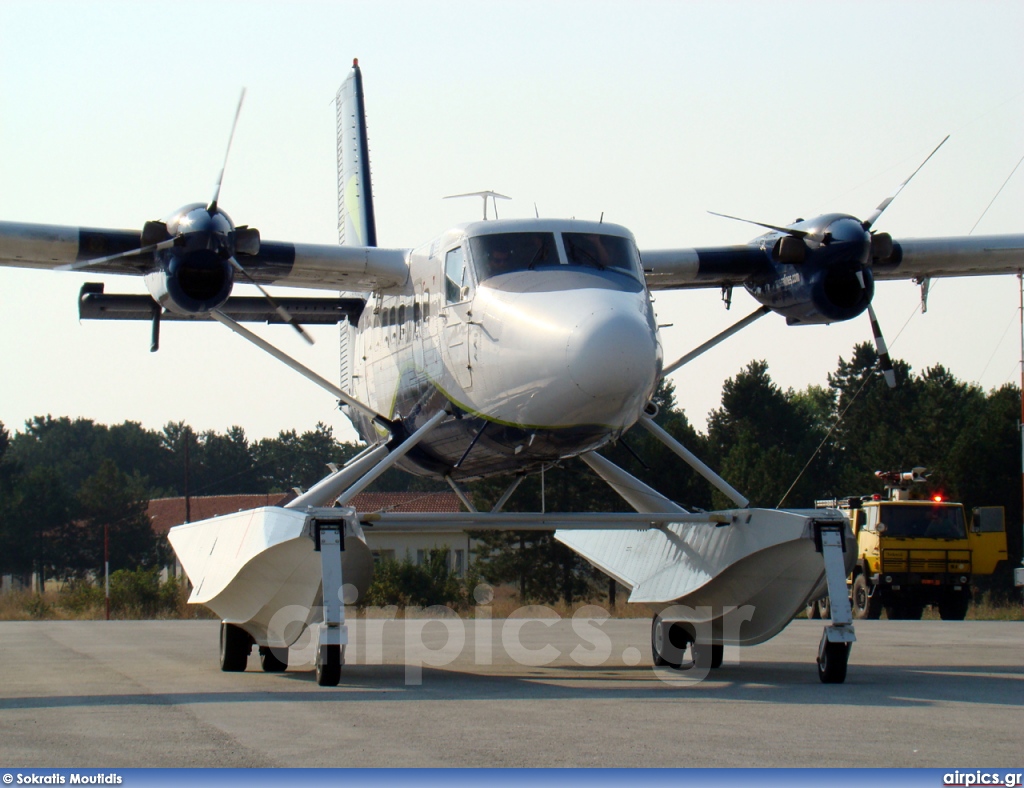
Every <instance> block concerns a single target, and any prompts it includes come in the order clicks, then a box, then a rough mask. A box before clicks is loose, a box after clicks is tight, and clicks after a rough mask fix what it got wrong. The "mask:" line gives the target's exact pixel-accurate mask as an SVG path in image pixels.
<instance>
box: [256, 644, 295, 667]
mask: <svg viewBox="0 0 1024 788" xmlns="http://www.w3.org/2000/svg"><path fill="white" fill-rule="evenodd" d="M260 667H262V668H263V672H264V673H284V671H286V670H288V649H286V648H270V647H269V646H260Z"/></svg>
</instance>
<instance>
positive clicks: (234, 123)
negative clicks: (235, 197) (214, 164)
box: [207, 88, 245, 213]
mask: <svg viewBox="0 0 1024 788" xmlns="http://www.w3.org/2000/svg"><path fill="white" fill-rule="evenodd" d="M243 101H245V88H242V95H240V96H239V97H238V107H236V108H235V119H234V121H232V123H231V133H230V134H229V135H228V147H227V150H225V151H224V164H222V165H221V168H220V175H218V176H217V185H216V187H215V188H214V191H213V200H211V201H210V207H209V208H208V209H207V210H208V211H209V212H210V213H213V212H214V211H216V210H217V200H219V199H220V185H221V182H222V181H223V180H224V170H225V169H227V166H228V155H229V154H230V153H231V142H232V141H233V140H234V139H235V128H236V127H237V126H238V116H239V115H241V114H242V102H243Z"/></svg>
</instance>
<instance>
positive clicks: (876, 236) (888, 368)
mask: <svg viewBox="0 0 1024 788" xmlns="http://www.w3.org/2000/svg"><path fill="white" fill-rule="evenodd" d="M948 139H949V135H948V134H947V135H946V136H945V137H943V138H942V142H940V143H939V144H938V145H936V146H935V149H934V150H933V151H932V152H931V153H929V154H928V156H927V158H925V160H924V161H922V162H921V163H920V164H919V165H917V169H916V170H914V171H913V172H912V173H910V175H909V176H907V178H906V179H905V180H904V181H903V182H902V183H901V184H900V185H899V186H897V187H896V190H895V191H894V192H893V193H892V194H890V195H889V196H888V197H886V198H885V199H884V200H882V202H880V203H879V204H878V207H877V208H875V210H874V211H873V212H872V214H871V215H870V216H869V217H868V218H867V219H865V220H864V222H863V226H864V229H865V230H867V231H868V232H869V233H871V257H872V259H873V260H884V259H885V258H887V257H889V256H890V255H891V254H892V236H891V235H889V233H875V231H874V230H872V229H871V228H872V227H873V226H874V224H875V222H877V221H878V217H879V216H881V215H882V213H883V212H884V211H885V209H886V208H888V207H889V206H890V205H891V204H892V201H893V200H895V199H896V197H897V196H899V193H900V192H901V191H903V189H904V187H906V185H907V184H908V183H910V181H911V179H913V177H914V176H915V175H917V173H919V172H920V171H921V169H922V168H923V167H924V165H926V164H927V163H928V162H929V160H930V159H931V158H932V156H934V155H935V154H936V153H938V151H939V148H941V147H942V146H943V145H945V144H946V140H948ZM857 281H858V282H860V286H861V287H864V273H863V271H857ZM868 320H870V321H871V333H872V335H873V336H874V338H875V349H876V350H877V351H878V366H879V369H881V370H882V375H883V376H884V377H885V382H886V384H887V385H888V386H889V388H891V389H893V388H896V372H895V370H894V369H893V366H892V359H891V358H890V357H889V349H888V347H886V344H885V337H884V336H882V328H881V326H879V325H878V316H877V315H876V314H875V308H874V307H873V306H872V305H871V304H870V303H869V304H868Z"/></svg>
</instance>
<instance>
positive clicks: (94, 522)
mask: <svg viewBox="0 0 1024 788" xmlns="http://www.w3.org/2000/svg"><path fill="white" fill-rule="evenodd" d="M77 503H78V511H77V513H78V516H77V517H76V518H75V519H74V520H73V521H71V522H68V523H66V524H65V526H64V527H63V528H61V529H60V530H59V531H58V532H57V533H56V534H55V537H56V539H55V559H56V562H55V563H56V567H59V568H62V569H63V573H64V574H65V576H81V575H82V574H84V573H86V572H94V573H95V574H96V575H97V576H102V575H103V556H104V529H106V531H107V533H108V534H109V539H110V569H111V571H114V570H116V569H136V568H139V567H151V566H155V565H156V564H158V563H159V559H160V558H161V556H160V555H159V552H158V544H157V539H156V536H155V535H154V534H153V528H152V525H151V523H150V520H149V516H148V515H147V514H146V509H147V506H148V496H147V495H146V490H145V487H144V485H143V483H142V480H141V479H140V478H139V477H137V476H128V475H127V474H124V473H122V472H121V471H119V470H118V469H117V466H116V465H114V463H113V461H112V460H104V461H103V462H102V463H101V464H100V467H99V469H98V470H97V471H96V473H94V474H93V475H92V476H90V477H89V478H88V479H86V480H85V481H84V482H83V483H82V486H81V488H80V489H79V491H78V495H77Z"/></svg>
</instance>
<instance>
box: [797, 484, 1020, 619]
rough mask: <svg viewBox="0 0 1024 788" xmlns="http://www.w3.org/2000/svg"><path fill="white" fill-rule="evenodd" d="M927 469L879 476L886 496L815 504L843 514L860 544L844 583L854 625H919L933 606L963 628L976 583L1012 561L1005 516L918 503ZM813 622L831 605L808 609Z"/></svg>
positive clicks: (937, 501) (817, 603)
mask: <svg viewBox="0 0 1024 788" xmlns="http://www.w3.org/2000/svg"><path fill="white" fill-rule="evenodd" d="M924 471H925V469H924V468H914V469H913V470H912V471H909V472H898V471H887V472H883V471H879V472H877V473H876V474H875V475H876V476H877V477H878V478H879V479H881V480H882V481H883V482H884V483H885V489H886V494H885V495H878V494H874V495H865V496H855V497H852V498H844V499H839V500H830V501H817V502H816V505H817V506H819V507H824V506H827V507H833V508H837V509H840V510H841V511H843V512H844V513H845V514H846V516H847V517H848V518H849V520H850V526H851V528H852V529H853V533H854V535H855V536H856V537H857V562H856V565H855V566H854V569H853V572H852V573H851V574H850V576H849V578H847V587H848V588H849V591H850V604H851V606H852V607H853V615H854V617H855V618H862V619H863V618H878V617H879V616H881V614H882V611H883V610H884V611H885V614H886V616H887V617H888V618H890V619H896V618H901V619H919V618H921V613H922V611H923V610H924V608H925V606H926V605H935V607H937V608H938V610H939V615H940V616H941V617H942V618H943V619H945V620H955V621H962V620H963V618H964V616H965V615H966V614H967V607H968V605H969V604H970V601H971V581H972V579H974V578H977V577H981V576H984V575H991V574H992V573H993V572H995V571H996V566H997V565H998V564H999V562H1000V561H1006V560H1007V553H1006V529H1005V522H1004V520H1005V518H1004V512H1003V508H1002V507H1001V506H988V507H981V508H977V509H974V510H973V511H972V517H971V522H970V528H968V527H967V518H966V517H965V512H964V506H963V504H961V503H953V502H949V501H944V500H942V498H941V496H934V497H933V498H931V499H928V500H920V499H917V500H914V499H912V498H911V495H910V489H911V487H912V486H913V485H915V484H920V483H922V482H924V481H925V480H926V477H925V473H924ZM807 612H808V616H809V617H812V618H817V617H823V618H827V617H828V598H827V597H825V598H824V599H819V600H814V601H811V602H810V603H809V604H808V611H807Z"/></svg>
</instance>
